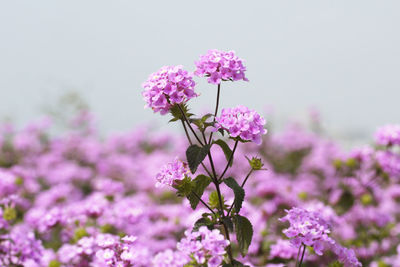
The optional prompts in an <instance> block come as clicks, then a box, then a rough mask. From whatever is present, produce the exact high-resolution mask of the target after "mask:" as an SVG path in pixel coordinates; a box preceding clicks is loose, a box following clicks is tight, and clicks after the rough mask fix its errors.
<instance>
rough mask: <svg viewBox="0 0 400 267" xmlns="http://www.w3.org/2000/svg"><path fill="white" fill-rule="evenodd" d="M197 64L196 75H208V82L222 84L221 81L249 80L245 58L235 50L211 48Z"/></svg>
mask: <svg viewBox="0 0 400 267" xmlns="http://www.w3.org/2000/svg"><path fill="white" fill-rule="evenodd" d="M195 65H196V71H195V72H194V73H195V75H197V76H206V77H208V79H207V80H208V82H209V83H212V84H220V83H221V81H238V80H243V81H248V79H247V78H246V76H245V74H244V72H245V71H246V67H245V66H244V65H243V60H242V59H240V58H239V57H237V56H236V55H235V52H234V51H229V52H224V51H220V50H216V49H213V50H209V51H208V52H207V54H205V55H201V56H200V59H199V60H198V61H196V62H195Z"/></svg>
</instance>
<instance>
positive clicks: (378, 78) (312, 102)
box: [0, 0, 400, 134]
mask: <svg viewBox="0 0 400 267" xmlns="http://www.w3.org/2000/svg"><path fill="white" fill-rule="evenodd" d="M399 11H400V1H368V0H360V1H348V0H335V1H325V0H316V1H311V0H309V1H284V0H276V1H183V0H182V1H171V0H168V1H148V0H147V1H116V0H113V1H100V0H95V1H83V0H80V1H71V0H69V1H54V0H49V1H40V0H35V1H32V0H26V1H21V0H19V1H12V0H8V1H2V0H0V117H6V116H11V118H13V119H14V120H16V121H17V122H18V123H19V124H23V123H26V122H27V121H29V120H31V119H34V118H36V117H37V116H38V115H39V114H40V113H41V108H42V107H43V106H45V105H49V104H51V103H52V102H54V101H56V100H57V99H58V97H59V96H61V95H63V94H64V93H65V92H68V91H69V90H76V91H78V92H80V94H81V95H82V96H83V97H84V98H85V99H86V100H87V102H88V103H89V104H90V105H91V107H92V109H93V110H94V112H95V114H96V115H97V116H98V118H99V124H100V126H101V128H102V129H103V131H105V132H112V131H117V130H126V129H129V128H132V127H133V126H135V125H138V124H142V123H144V122H146V121H149V120H150V121H156V122H157V123H159V124H160V125H164V124H165V123H166V122H167V121H168V119H167V118H165V117H160V116H159V115H154V114H152V112H151V111H150V110H143V105H144V103H143V100H142V98H141V95H140V92H141V90H142V89H141V83H142V82H143V81H144V80H145V79H146V78H147V76H148V75H149V74H150V73H151V72H154V71H156V70H157V69H158V68H159V67H161V66H163V65H176V64H183V65H184V66H185V67H186V68H187V69H189V70H193V69H194V64H193V61H194V60H196V59H197V58H198V55H199V54H202V53H205V52H206V51H207V50H208V49H211V48H217V49H223V50H231V49H233V50H235V51H236V53H237V54H238V55H239V56H240V57H242V58H244V59H245V60H246V65H247V68H248V72H247V76H248V78H249V79H250V83H244V82H237V83H226V84H223V91H222V105H223V106H233V105H237V104H244V105H247V106H249V107H251V108H255V109H257V110H259V111H260V112H262V111H263V110H264V108H265V106H273V107H274V109H275V113H276V114H278V115H279V116H278V117H279V118H289V117H292V116H294V117H297V118H298V117H302V116H304V115H305V114H306V113H307V109H308V107H310V106H316V107H318V108H319V109H320V110H321V112H322V115H323V117H324V118H325V121H326V124H327V126H328V128H331V129H339V130H342V131H347V132H353V133H354V132H357V133H360V132H361V133H363V134H370V133H371V132H372V131H373V130H374V129H375V128H376V127H377V126H379V125H382V124H385V123H395V122H397V123H400V107H399V105H400V30H399V29H400V15H399V14H400V13H399ZM198 80H199V79H198ZM198 91H200V92H201V93H202V96H201V97H200V98H199V99H198V100H196V101H194V104H195V107H196V108H197V109H198V110H201V109H203V108H204V107H207V106H209V105H210V103H212V104H213V103H214V93H215V88H214V87H213V86H211V85H208V84H206V83H205V82H200V83H199V87H198Z"/></svg>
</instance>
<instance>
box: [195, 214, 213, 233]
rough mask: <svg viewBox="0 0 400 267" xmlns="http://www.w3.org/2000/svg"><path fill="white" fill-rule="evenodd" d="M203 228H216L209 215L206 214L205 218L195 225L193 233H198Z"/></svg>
mask: <svg viewBox="0 0 400 267" xmlns="http://www.w3.org/2000/svg"><path fill="white" fill-rule="evenodd" d="M201 226H207V228H208V229H210V230H211V229H213V228H214V222H213V220H212V219H210V218H209V217H208V214H207V213H204V214H203V217H202V218H200V219H198V220H197V221H196V222H195V223H194V226H193V231H198V230H199V228H200V227H201Z"/></svg>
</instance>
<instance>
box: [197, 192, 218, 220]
mask: <svg viewBox="0 0 400 267" xmlns="http://www.w3.org/2000/svg"><path fill="white" fill-rule="evenodd" d="M192 193H193V194H194V195H195V197H197V198H198V199H199V200H200V202H201V203H203V205H204V206H206V208H207V209H209V210H210V211H211V212H212V214H214V215H215V212H214V211H213V210H212V208H211V207H210V206H208V204H207V203H206V202H204V201H203V200H202V199H201V197H200V196H199V195H197V194H196V193H195V192H194V191H192Z"/></svg>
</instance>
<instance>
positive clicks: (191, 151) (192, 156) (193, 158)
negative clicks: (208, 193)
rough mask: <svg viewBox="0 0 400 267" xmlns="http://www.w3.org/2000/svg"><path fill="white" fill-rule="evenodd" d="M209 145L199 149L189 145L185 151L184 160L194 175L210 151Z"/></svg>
mask: <svg viewBox="0 0 400 267" xmlns="http://www.w3.org/2000/svg"><path fill="white" fill-rule="evenodd" d="M210 147H211V146H210V145H205V146H204V147H199V146H198V145H191V146H189V147H188V149H187V150H186V158H187V161H188V163H189V168H190V171H191V172H192V173H195V172H196V170H197V167H198V166H199V165H200V163H202V162H203V160H204V158H205V157H206V156H207V154H208V152H209V151H210Z"/></svg>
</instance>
